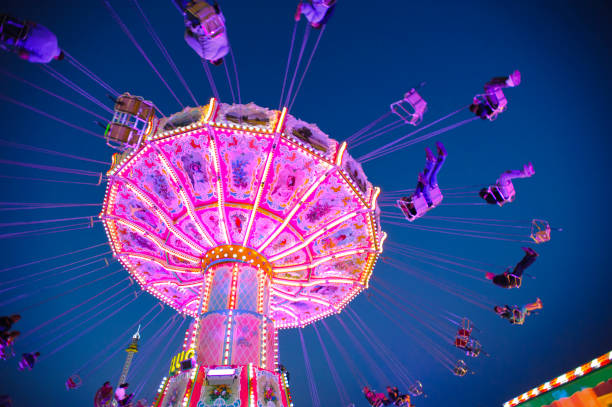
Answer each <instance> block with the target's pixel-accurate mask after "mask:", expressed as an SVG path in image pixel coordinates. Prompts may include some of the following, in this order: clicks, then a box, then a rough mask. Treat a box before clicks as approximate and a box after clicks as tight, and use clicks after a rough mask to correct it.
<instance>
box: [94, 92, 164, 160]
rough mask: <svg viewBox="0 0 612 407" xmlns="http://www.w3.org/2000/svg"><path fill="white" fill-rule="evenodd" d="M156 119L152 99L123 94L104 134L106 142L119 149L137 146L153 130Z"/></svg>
mask: <svg viewBox="0 0 612 407" xmlns="http://www.w3.org/2000/svg"><path fill="white" fill-rule="evenodd" d="M154 119H155V107H154V106H153V103H152V102H151V101H148V100H144V99H143V98H142V97H139V96H133V95H130V94H129V93H127V92H126V93H124V94H122V95H121V96H119V97H118V98H117V101H116V102H115V114H114V115H113V119H112V121H111V123H109V125H108V127H107V129H106V133H105V135H104V137H105V138H106V144H107V145H109V146H110V147H112V148H115V149H118V150H125V149H127V148H133V147H137V146H138V145H140V143H141V142H142V141H143V140H144V138H145V136H146V135H148V134H149V132H150V131H151V129H152V127H153V126H152V124H153V120H154Z"/></svg>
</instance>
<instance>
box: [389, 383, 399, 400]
mask: <svg viewBox="0 0 612 407" xmlns="http://www.w3.org/2000/svg"><path fill="white" fill-rule="evenodd" d="M387 395H388V398H389V401H391V402H392V403H395V400H397V399H398V398H399V396H400V394H399V390H398V389H397V387H391V386H387Z"/></svg>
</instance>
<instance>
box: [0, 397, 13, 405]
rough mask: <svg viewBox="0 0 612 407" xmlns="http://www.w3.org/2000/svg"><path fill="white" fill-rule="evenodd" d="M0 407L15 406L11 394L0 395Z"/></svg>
mask: <svg viewBox="0 0 612 407" xmlns="http://www.w3.org/2000/svg"><path fill="white" fill-rule="evenodd" d="M0 407H13V400H11V398H10V397H9V396H6V395H2V396H0Z"/></svg>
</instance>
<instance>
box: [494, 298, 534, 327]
mask: <svg viewBox="0 0 612 407" xmlns="http://www.w3.org/2000/svg"><path fill="white" fill-rule="evenodd" d="M493 309H494V310H495V313H496V314H497V315H499V316H500V317H502V318H504V319H507V320H508V322H510V323H511V324H512V325H523V323H525V318H526V317H527V316H529V315H531V312H532V311H535V310H539V309H542V300H540V299H539V298H538V299H537V300H536V302H533V303H531V304H526V305H524V306H522V307H519V306H517V305H506V306H503V307H502V306H500V305H496V306H495V307H494V308H493Z"/></svg>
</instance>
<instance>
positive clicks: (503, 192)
mask: <svg viewBox="0 0 612 407" xmlns="http://www.w3.org/2000/svg"><path fill="white" fill-rule="evenodd" d="M495 190H497V194H496V193H495V192H494V191H495ZM487 192H488V193H489V194H491V195H493V196H494V197H495V200H496V201H497V205H498V206H500V207H502V206H504V205H505V204H507V203H509V202H512V201H514V197H515V196H516V191H515V190H514V185H513V184H512V182H508V183H506V184H504V185H498V184H495V185H490V186H489V187H488V188H487ZM498 195H499V196H498ZM499 197H501V198H502V200H501V201H500V200H499Z"/></svg>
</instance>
